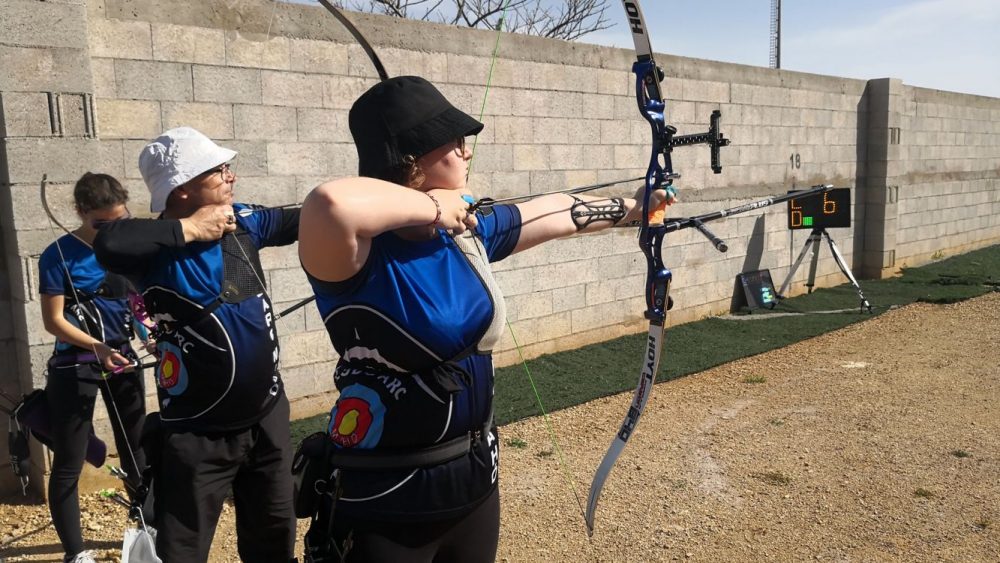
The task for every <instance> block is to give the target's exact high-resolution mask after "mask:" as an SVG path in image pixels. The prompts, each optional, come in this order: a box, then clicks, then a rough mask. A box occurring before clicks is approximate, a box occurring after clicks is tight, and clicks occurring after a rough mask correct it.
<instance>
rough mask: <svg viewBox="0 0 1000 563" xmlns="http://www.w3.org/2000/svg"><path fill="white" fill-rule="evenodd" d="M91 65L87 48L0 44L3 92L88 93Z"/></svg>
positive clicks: (1, 88)
mask: <svg viewBox="0 0 1000 563" xmlns="http://www.w3.org/2000/svg"><path fill="white" fill-rule="evenodd" d="M89 63H90V57H89V55H88V53H87V51H86V50H85V49H59V48H31V47H10V46H7V45H0V68H2V69H3V70H4V72H0V92H88V91H90V88H91V76H90V66H89Z"/></svg>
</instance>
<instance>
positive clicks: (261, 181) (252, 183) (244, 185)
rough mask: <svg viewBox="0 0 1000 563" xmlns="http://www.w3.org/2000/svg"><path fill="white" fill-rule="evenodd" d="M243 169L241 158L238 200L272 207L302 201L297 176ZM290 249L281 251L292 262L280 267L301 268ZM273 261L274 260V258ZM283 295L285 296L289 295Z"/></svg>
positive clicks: (237, 170) (237, 165)
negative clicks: (250, 173) (298, 192)
mask: <svg viewBox="0 0 1000 563" xmlns="http://www.w3.org/2000/svg"><path fill="white" fill-rule="evenodd" d="M241 169H242V167H241V166H240V165H239V159H237V164H236V166H235V170H236V188H235V189H234V192H235V194H236V195H235V197H236V201H238V202H241V203H253V204H256V205H264V206H270V207H276V206H279V205H288V204H295V203H297V202H299V201H301V200H299V199H297V196H296V189H295V178H292V177H290V176H250V175H248V174H244V173H242V172H241ZM289 250H290V249H288V248H285V249H284V250H282V251H281V252H283V253H285V254H287V255H289V258H288V261H289V262H291V264H290V265H288V266H280V267H293V266H294V267H295V268H299V264H298V259H297V257H296V254H295V253H294V252H289ZM272 262H274V261H273V260H272ZM275 267H279V266H275ZM299 269H301V268H299ZM281 297H282V298H285V297H287V296H281ZM289 299H290V297H289Z"/></svg>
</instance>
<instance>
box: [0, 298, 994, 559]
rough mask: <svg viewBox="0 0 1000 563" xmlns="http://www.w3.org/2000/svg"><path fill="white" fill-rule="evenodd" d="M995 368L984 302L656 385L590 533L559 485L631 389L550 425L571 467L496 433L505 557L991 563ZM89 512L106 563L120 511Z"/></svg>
mask: <svg viewBox="0 0 1000 563" xmlns="http://www.w3.org/2000/svg"><path fill="white" fill-rule="evenodd" d="M667 337H668V338H669V331H668V336H667ZM664 361H665V362H669V361H670V358H669V357H668V358H665V359H664ZM998 366H1000V293H992V294H989V295H986V296H983V297H980V298H977V299H973V300H969V301H966V302H963V303H958V304H955V305H927V304H916V305H911V306H908V307H905V308H902V309H898V310H895V311H890V312H888V313H886V314H884V315H881V316H879V317H877V318H875V319H872V320H870V321H867V322H864V323H861V324H857V325H854V326H850V327H847V328H845V329H842V330H839V331H836V332H833V333H830V334H826V335H823V336H820V337H817V338H813V339H810V340H807V341H804V342H801V343H798V344H795V345H792V346H789V347H787V348H783V349H781V350H777V351H774V352H769V353H767V354H762V355H760V356H755V357H752V358H747V359H744V360H740V361H737V362H733V363H730V364H726V365H724V366H720V367H718V368H715V369H712V370H709V371H706V372H703V373H700V374H697V375H693V376H689V377H686V378H683V379H680V380H677V381H672V382H669V383H666V384H661V385H657V386H656V388H655V390H654V392H653V395H652V398H651V399H650V402H649V405H648V406H647V409H646V412H645V413H644V415H643V419H642V422H641V424H640V425H639V429H638V431H637V432H636V433H635V434H634V435H633V436H632V439H631V441H630V442H629V445H628V447H627V448H626V449H625V452H624V453H623V454H622V456H621V458H620V459H619V461H618V464H617V466H616V467H615V469H614V471H613V472H612V474H611V476H610V477H609V479H608V481H607V484H606V486H605V489H604V493H603V495H602V498H601V503H600V505H599V507H598V511H597V523H596V530H595V533H594V536H593V537H592V538H588V537H587V533H586V529H585V527H584V525H583V517H582V514H581V509H580V507H579V505H578V504H577V501H576V500H575V497H574V492H573V490H572V488H571V487H570V484H569V483H570V482H571V481H572V482H573V483H574V485H575V489H576V493H577V494H578V495H579V497H580V499H581V500H585V498H586V494H587V488H588V487H589V482H590V479H591V477H592V472H593V470H594V468H595V467H596V466H597V464H598V463H599V461H600V459H601V456H603V454H604V452H605V449H606V448H607V446H608V444H609V443H610V441H611V438H612V436H613V435H614V433H615V432H616V431H617V429H618V426H619V424H620V422H621V418H622V416H623V415H624V413H625V410H626V408H627V407H628V403H629V401H630V399H631V394H630V393H629V394H622V395H618V396H615V397H608V398H605V399H600V400H597V401H593V402H590V403H587V404H585V405H580V406H578V407H574V408H571V409H567V410H564V411H560V412H558V413H556V414H555V415H553V416H552V419H551V420H552V424H553V427H554V431H555V434H556V437H557V440H558V442H559V446H560V449H561V450H562V457H563V458H564V460H565V463H564V464H563V463H560V461H559V458H560V456H559V454H558V453H556V452H555V451H554V450H555V449H556V448H555V447H554V446H553V442H552V440H550V438H549V437H548V431H547V430H546V426H545V423H544V421H543V420H541V419H540V418H535V419H529V420H525V421H522V422H519V423H516V424H512V425H509V426H507V427H504V428H503V429H502V430H501V436H502V440H503V444H504V447H503V450H502V452H503V462H502V470H501V491H502V492H501V495H502V496H501V498H502V504H503V509H502V510H503V513H502V531H501V539H500V553H499V554H498V560H499V561H509V562H522V561H526V562H529V561H530V562H533V561H546V562H556V561H677V560H691V561H713V562H714V561H801V560H810V561H844V562H846V561H901V562H902V561H906V562H910V561H963V562H965V561H984V562H985V561H989V562H996V561H1000V463H998V456H1000V447H998V446H1000V438H998V436H1000V409H998V406H1000V367H998ZM83 504H84V509H85V515H84V521H85V522H86V523H87V524H86V525H85V528H86V530H85V536H86V537H87V538H88V540H90V541H91V544H90V545H89V546H88V547H91V548H95V549H97V550H98V554H99V556H100V560H101V561H117V560H118V549H119V547H120V544H121V533H122V525H123V523H122V520H123V517H122V513H121V511H120V509H117V508H116V507H114V506H112V505H110V504H108V503H106V502H104V501H101V500H100V499H99V498H98V497H97V496H96V495H88V496H86V498H85V499H84V501H83ZM47 522H48V515H47V512H46V510H45V508H44V506H39V505H9V504H8V505H4V504H0V542H2V544H0V561H58V560H59V551H60V550H59V546H58V540H57V539H56V536H55V532H54V531H53V530H52V528H51V527H50V526H47ZM300 524H304V522H300ZM303 528H304V525H300V535H301V532H302V531H303ZM232 530H233V511H232V509H231V508H230V507H227V508H226V510H225V512H224V514H223V521H222V523H221V524H220V527H219V532H218V533H217V535H216V542H215V545H214V547H213V555H212V561H219V562H221V561H235V560H237V557H236V550H235V534H234V532H233V531H232ZM25 534H29V535H28V536H27V537H23V538H22V537H21V536H23V535H25ZM5 557H6V559H4V558H5Z"/></svg>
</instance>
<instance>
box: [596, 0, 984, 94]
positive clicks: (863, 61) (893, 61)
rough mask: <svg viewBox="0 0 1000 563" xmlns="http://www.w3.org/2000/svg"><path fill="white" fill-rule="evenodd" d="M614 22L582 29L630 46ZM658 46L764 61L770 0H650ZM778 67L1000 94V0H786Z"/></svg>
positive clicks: (619, 21) (601, 40)
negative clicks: (603, 27) (596, 29)
mask: <svg viewBox="0 0 1000 563" xmlns="http://www.w3.org/2000/svg"><path fill="white" fill-rule="evenodd" d="M609 4H610V5H609V8H610V9H609V10H608V13H609V15H610V17H611V20H612V21H613V23H615V26H614V27H613V28H611V29H608V30H605V31H601V32H597V33H594V34H591V35H587V36H585V37H584V38H582V39H580V41H582V42H586V43H597V44H601V45H612V46H616V47H625V48H632V45H633V44H632V35H631V33H630V32H629V31H628V28H627V27H626V26H625V15H624V10H623V8H622V7H621V3H620V2H618V1H617V0H613V1H612V2H610V3H609ZM641 6H642V10H643V15H644V16H645V18H646V24H647V27H648V28H649V29H650V30H651V31H650V39H651V41H652V43H653V50H654V51H655V52H662V53H669V54H672V55H680V56H684V57H695V58H699V59H710V60H716V61H726V62H732V63H739V64H747V65H754V66H763V67H766V66H768V59H769V48H770V43H769V41H770V17H771V2H770V0H645V1H643V2H642V3H641ZM781 9H782V18H781V32H782V33H781V68H783V69H787V70H795V71H802V72H810V73H815V74H826V75H832V76H842V77H847V78H860V79H872V78H886V77H889V78H899V79H902V80H903V82H904V83H905V84H908V85H911V86H920V87H925V88H934V89H938V90H948V91H952V92H962V93H966V94H979V95H982V96H992V97H998V98H1000V0H837V1H828V0H785V1H783V2H782V6H781Z"/></svg>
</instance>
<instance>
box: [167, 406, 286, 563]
mask: <svg viewBox="0 0 1000 563" xmlns="http://www.w3.org/2000/svg"><path fill="white" fill-rule="evenodd" d="M288 417H289V407H288V399H287V398H286V397H285V396H284V395H282V397H281V398H280V399H279V401H278V403H277V404H276V405H275V406H274V408H273V409H272V410H271V412H270V413H268V415H267V416H265V417H264V418H263V419H261V421H260V422H258V423H257V424H255V425H253V426H251V427H250V428H246V429H243V430H238V431H232V432H213V433H198V432H190V431H173V430H170V428H169V427H168V426H165V427H164V429H163V431H162V435H161V436H160V438H159V448H158V451H159V452H160V459H159V460H158V461H157V467H156V468H155V470H154V471H155V476H154V478H153V491H154V493H155V505H154V507H155V512H156V524H155V527H156V531H157V535H156V554H157V555H158V556H159V557H160V559H162V560H163V563H198V562H199V561H207V560H208V553H209V548H210V547H211V545H212V538H213V536H214V535H215V528H216V525H217V524H218V522H219V514H220V513H221V512H222V504H223V502H224V501H225V499H226V497H227V496H229V493H230V491H232V493H233V499H234V501H235V505H236V535H237V548H238V550H239V554H240V558H241V559H242V560H243V561H247V562H251V563H253V562H261V563H265V562H266V563H285V562H287V561H290V560H291V559H292V553H293V551H294V549H295V515H294V513H293V511H292V472H291V465H292V454H291V437H290V435H289V420H288Z"/></svg>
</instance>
